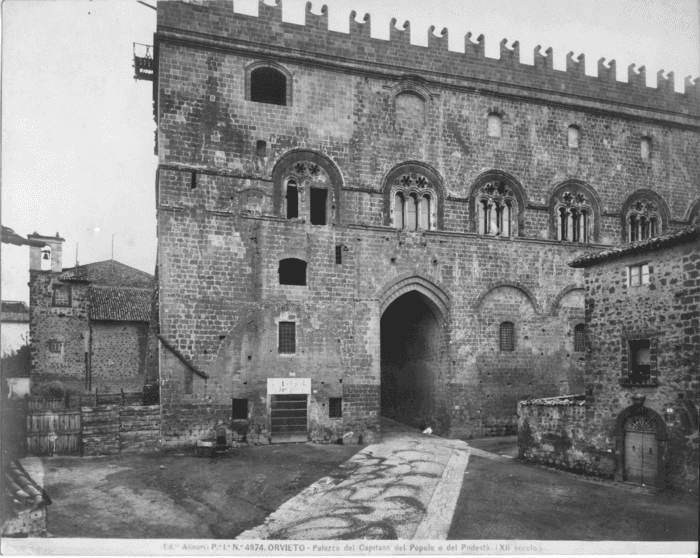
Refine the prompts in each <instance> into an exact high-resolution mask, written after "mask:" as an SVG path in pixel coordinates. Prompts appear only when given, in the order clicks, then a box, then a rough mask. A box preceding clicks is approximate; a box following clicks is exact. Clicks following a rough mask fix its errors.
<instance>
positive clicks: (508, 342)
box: [499, 322, 515, 351]
mask: <svg viewBox="0 0 700 558" xmlns="http://www.w3.org/2000/svg"><path fill="white" fill-rule="evenodd" d="M499 347H500V349H501V351H513V350H515V324H514V323H513V322H503V323H502V324H501V327H500V331H499Z"/></svg>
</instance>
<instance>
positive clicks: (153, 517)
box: [42, 444, 363, 539]
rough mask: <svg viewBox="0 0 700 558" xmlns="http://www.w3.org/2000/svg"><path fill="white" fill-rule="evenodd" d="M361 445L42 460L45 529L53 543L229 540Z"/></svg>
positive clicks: (250, 448) (333, 467)
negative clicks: (61, 540)
mask: <svg viewBox="0 0 700 558" xmlns="http://www.w3.org/2000/svg"><path fill="white" fill-rule="evenodd" d="M362 447H363V446H358V445H354V446H339V445H318V444H279V445H272V446H253V447H247V448H239V449H234V450H232V452H231V454H230V456H228V457H218V458H214V459H211V458H196V457H194V456H183V455H169V454H149V455H117V456H111V457H83V458H80V457H50V458H44V459H42V461H43V463H44V467H45V474H46V476H45V478H44V486H45V488H46V490H47V492H48V493H49V494H50V496H51V498H52V499H53V504H52V505H51V506H50V507H49V508H48V531H49V533H50V534H51V535H53V536H55V537H92V538H110V537H114V538H139V539H146V538H149V539H151V538H226V539H231V538H234V537H235V536H236V535H238V534H239V533H241V532H242V531H244V530H246V529H250V528H251V527H254V526H256V525H258V524H260V523H262V522H263V521H264V520H265V518H266V517H267V516H268V515H269V514H270V513H271V512H272V511H274V510H275V509H277V508H278V507H279V506H280V505H281V504H282V503H283V502H285V501H286V500H288V499H289V498H291V497H292V496H294V495H295V494H297V493H298V492H300V491H301V490H303V489H304V488H306V487H307V486H309V485H310V484H312V483H313V482H315V481H316V480H318V479H320V478H322V477H324V476H326V475H327V474H328V473H330V472H331V471H333V470H334V469H335V468H336V467H337V466H338V465H340V464H341V463H343V462H345V461H346V460H348V459H349V458H350V457H352V456H353V455H354V454H355V453H357V452H358V451H359V450H360V449H362Z"/></svg>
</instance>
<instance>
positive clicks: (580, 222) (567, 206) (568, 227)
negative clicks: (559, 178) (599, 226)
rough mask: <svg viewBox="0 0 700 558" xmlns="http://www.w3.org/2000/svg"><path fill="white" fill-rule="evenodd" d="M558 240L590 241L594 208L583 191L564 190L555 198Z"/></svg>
mask: <svg viewBox="0 0 700 558" xmlns="http://www.w3.org/2000/svg"><path fill="white" fill-rule="evenodd" d="M555 203H556V213H555V215H556V219H557V240H563V241H568V242H590V239H591V233H592V216H593V209H592V207H591V202H590V201H589V199H588V196H586V195H585V194H583V193H582V192H575V191H568V190H565V191H562V192H561V193H560V194H559V195H558V196H557V199H556V200H555Z"/></svg>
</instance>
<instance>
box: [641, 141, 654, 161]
mask: <svg viewBox="0 0 700 558" xmlns="http://www.w3.org/2000/svg"><path fill="white" fill-rule="evenodd" d="M639 154H640V155H641V157H642V161H648V160H649V159H651V138H650V137H646V136H645V137H643V138H642V139H641V141H640V142H639Z"/></svg>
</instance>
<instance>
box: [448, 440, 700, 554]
mask: <svg viewBox="0 0 700 558" xmlns="http://www.w3.org/2000/svg"><path fill="white" fill-rule="evenodd" d="M468 443H469V444H470V445H472V446H473V447H477V448H479V449H484V450H486V451H493V452H494V453H502V454H503V455H510V454H512V449H510V450H509V449H508V447H507V444H506V443H505V440H503V441H502V443H501V444H499V442H498V441H497V440H496V439H491V441H486V442H485V441H484V440H483V439H482V440H468ZM489 446H491V447H489ZM448 538H450V539H457V540H472V539H509V540H512V539H517V540H570V541H576V540H587V541H613V540H617V541H697V540H698V509H697V502H691V501H687V500H679V499H677V498H675V497H673V496H671V495H669V494H666V493H660V494H656V495H652V494H644V493H639V491H635V490H629V489H626V488H621V487H619V486H617V485H615V484H609V485H608V484H596V483H592V482H588V481H586V480H584V479H580V478H578V477H575V476H574V475H567V474H563V473H561V472H558V471H552V470H547V469H543V468H540V467H536V466H534V465H531V464H528V463H524V462H522V461H520V460H518V459H505V458H502V459H498V458H496V459H486V458H484V457H480V456H477V455H472V456H471V457H470V458H469V466H468V468H467V472H466V474H465V475H464V482H463V484H462V489H461V491H460V496H459V500H458V501H457V509H456V510H455V514H454V517H453V519H452V526H451V528H450V532H449V536H448Z"/></svg>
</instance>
